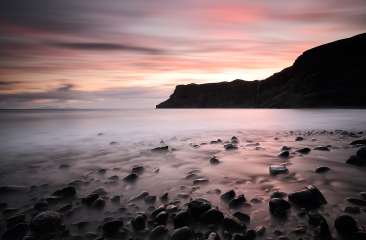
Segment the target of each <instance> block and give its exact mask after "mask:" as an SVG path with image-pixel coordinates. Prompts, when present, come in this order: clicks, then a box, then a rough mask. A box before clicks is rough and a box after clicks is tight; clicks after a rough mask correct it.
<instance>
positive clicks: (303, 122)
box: [0, 109, 366, 239]
mask: <svg viewBox="0 0 366 240" xmlns="http://www.w3.org/2000/svg"><path fill="white" fill-rule="evenodd" d="M0 126H1V128H0V136H1V144H0V153H1V154H0V186H4V185H17V186H22V187H25V188H26V189H28V190H26V191H19V192H18V191H15V192H12V193H10V194H5V195H2V196H1V200H0V201H1V202H5V203H7V204H8V207H10V208H17V209H18V210H17V211H19V212H22V211H25V212H26V211H29V209H30V208H31V206H32V205H33V204H35V203H36V202H37V201H40V200H42V199H45V198H47V197H48V196H50V195H51V194H52V193H53V192H54V191H55V190H57V189H60V188H62V187H65V186H67V185H69V184H72V185H73V186H76V188H77V196H78V198H80V197H83V196H86V195H87V194H89V193H91V192H93V191H94V190H96V189H98V188H103V189H104V190H105V191H106V192H107V194H106V196H104V197H105V199H106V206H105V208H103V209H102V210H100V209H99V210H90V209H86V208H84V207H83V206H82V205H81V204H80V201H79V200H73V205H74V206H73V209H72V214H66V217H65V219H64V221H65V223H66V225H67V226H69V228H70V231H71V232H72V234H84V233H86V232H90V231H91V232H96V233H98V229H97V228H96V226H98V225H99V224H100V223H101V222H102V221H103V218H105V217H111V218H117V217H122V218H124V219H125V220H126V222H127V221H128V220H129V219H131V217H133V216H134V214H135V213H136V212H148V211H151V210H152V206H154V207H157V206H159V205H160V204H161V203H162V202H160V201H159V198H158V200H157V201H156V203H154V204H147V203H145V202H144V201H136V202H133V203H131V201H130V200H131V198H132V197H133V196H136V195H138V194H139V193H141V192H143V191H148V192H149V194H150V195H154V196H158V197H159V196H161V195H162V194H163V193H165V192H167V193H169V199H170V201H172V202H174V203H175V204H176V205H177V206H178V207H183V205H184V204H185V203H186V202H188V201H189V200H190V199H191V198H199V197H203V198H206V199H208V200H210V201H211V202H212V203H213V204H214V205H215V206H218V207H219V209H220V210H222V211H223V212H224V213H225V214H226V215H231V214H232V213H233V212H234V211H233V210H231V209H229V208H228V206H227V204H226V203H224V202H222V201H221V200H220V192H221V193H223V192H225V191H227V190H230V189H234V190H235V191H236V192H237V193H243V194H245V196H246V198H247V200H248V203H249V204H248V205H246V206H243V207H242V208H241V209H239V210H240V211H242V212H245V213H247V214H249V215H250V216H251V222H250V225H249V227H252V228H255V227H256V226H259V225H264V226H266V227H267V229H268V230H267V233H266V234H267V235H265V236H263V239H264V238H265V237H266V236H272V233H273V231H274V230H276V229H281V230H282V231H285V233H286V235H288V236H289V237H291V238H292V237H295V235H294V234H293V232H292V230H293V228H295V227H296V226H298V225H306V222H307V220H306V219H303V218H300V217H298V211H300V210H299V209H296V208H294V209H292V210H291V214H290V216H289V218H288V221H282V220H281V221H279V220H278V219H275V218H273V217H272V216H271V215H270V214H269V212H268V206H267V205H268V201H269V197H270V194H271V193H272V192H274V191H277V190H280V191H284V192H287V193H289V192H292V191H296V190H300V189H302V188H303V187H305V186H307V185H309V184H314V185H316V186H317V187H318V188H319V189H320V190H321V192H322V193H323V194H324V196H325V197H326V199H327V200H328V204H327V205H325V206H324V207H322V208H321V209H320V210H319V211H320V212H321V213H322V214H323V215H324V216H325V217H326V218H327V219H328V220H329V222H330V225H332V223H333V220H334V218H335V217H336V216H337V215H339V214H341V213H342V212H343V211H344V208H345V207H346V206H349V205H350V204H349V203H348V202H347V201H346V200H345V199H346V198H347V197H357V196H358V194H359V192H362V191H366V182H365V181H363V176H365V174H366V169H364V168H362V167H356V166H351V165H348V164H346V163H345V161H346V160H347V159H348V158H349V157H350V156H351V155H353V154H355V152H356V151H357V149H358V146H351V145H350V144H349V143H350V142H352V141H353V140H355V139H361V138H364V137H365V135H366V132H365V131H366V110H352V109H301V110H300V109H299V110H295V109H293V110H286V109H282V110H279V109H278V110H276V109H204V110H203V109H189V110H188V109H187V110H175V109H169V110H153V109H149V110H69V111H66V110H19V111H15V110H12V111H2V112H1V114H0ZM232 136H236V137H237V138H238V139H239V144H238V149H237V150H231V151H227V150H225V148H224V146H223V144H224V143H225V142H228V141H230V139H231V137H232ZM298 136H302V137H303V138H304V140H303V141H295V138H296V137H298ZM217 139H221V140H222V141H223V143H212V142H211V141H213V140H217ZM165 145H167V146H169V151H167V152H152V151H151V149H153V148H155V147H159V146H165ZM282 146H289V147H291V151H290V152H291V156H290V157H289V158H288V159H282V158H279V157H278V154H279V152H280V150H281V148H282ZM317 146H328V147H329V150H330V151H318V150H314V148H315V147H317ZM303 147H309V148H310V149H312V150H311V152H310V153H309V154H299V153H298V152H296V150H297V149H300V148H303ZM212 156H216V157H217V158H218V159H219V160H220V164H217V165H212V164H210V162H209V160H210V158H211V157H212ZM270 164H283V165H286V166H287V168H288V169H289V173H288V174H281V175H278V176H271V175H270V174H269V171H268V166H269V165H270ZM137 165H138V166H143V167H144V171H143V172H142V173H141V174H140V175H139V178H138V180H137V181H136V182H135V183H133V184H131V183H126V182H125V181H123V180H122V179H123V178H124V177H125V176H126V175H128V174H129V173H130V172H131V169H132V168H133V167H134V166H137ZM62 166H63V167H62ZM65 166H66V167H65ZM320 166H327V167H329V168H330V169H331V170H330V171H329V172H327V173H324V174H318V173H315V172H314V170H315V169H316V168H317V167H320ZM101 169H103V170H105V171H100V170H101ZM190 173H195V175H196V177H199V178H204V179H207V180H208V182H205V183H202V184H194V183H193V180H194V179H192V178H189V177H187V176H188V175H190ZM115 176H117V177H115ZM115 195H119V196H120V197H121V201H120V203H119V204H115V203H112V202H110V201H109V200H110V199H111V198H112V197H113V196H115ZM253 199H255V200H253ZM251 200H253V201H251ZM66 203H67V202H66ZM64 204H65V202H64V201H60V202H57V203H54V204H52V205H50V208H51V209H53V210H56V209H59V208H60V207H61V206H62V205H64ZM121 209H123V212H121V211H122V210H121ZM235 211H237V209H236V210H235ZM3 217H4V216H3ZM356 218H357V219H358V220H359V221H360V222H361V223H362V224H366V218H365V217H364V214H362V215H356ZM82 221H88V223H89V224H88V225H87V227H86V228H83V229H79V228H77V227H76V225H77V223H79V222H82ZM0 223H1V221H0ZM332 231H333V232H334V230H333V227H332ZM312 234H313V233H312V231H311V230H309V231H307V232H306V233H305V235H304V237H309V238H310V237H311V236H312ZM334 234H335V232H334ZM142 237H144V236H142ZM304 239H306V238H304Z"/></svg>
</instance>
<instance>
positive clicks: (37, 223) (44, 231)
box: [30, 211, 62, 237]
mask: <svg viewBox="0 0 366 240" xmlns="http://www.w3.org/2000/svg"><path fill="white" fill-rule="evenodd" d="M61 224H62V219H61V215H60V214H59V213H57V212H53V211H45V212H42V213H40V214H38V215H36V216H35V217H34V218H33V219H32V221H31V224H30V228H31V231H32V233H33V235H34V236H36V237H42V236H47V235H50V234H54V233H57V232H58V231H60V230H61Z"/></svg>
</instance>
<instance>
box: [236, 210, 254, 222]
mask: <svg viewBox="0 0 366 240" xmlns="http://www.w3.org/2000/svg"><path fill="white" fill-rule="evenodd" d="M233 216H234V217H236V218H237V219H239V221H240V222H244V223H249V222H250V216H249V215H248V214H246V213H242V212H235V213H234V214H233Z"/></svg>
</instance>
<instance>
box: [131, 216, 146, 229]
mask: <svg viewBox="0 0 366 240" xmlns="http://www.w3.org/2000/svg"><path fill="white" fill-rule="evenodd" d="M131 225H132V227H133V229H134V230H135V231H141V230H144V229H145V227H146V216H145V215H142V214H139V215H137V216H136V217H135V218H133V219H132V220H131Z"/></svg>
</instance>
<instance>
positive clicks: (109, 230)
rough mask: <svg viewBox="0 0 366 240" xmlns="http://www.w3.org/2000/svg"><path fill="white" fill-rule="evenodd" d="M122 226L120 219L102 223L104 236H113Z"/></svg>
mask: <svg viewBox="0 0 366 240" xmlns="http://www.w3.org/2000/svg"><path fill="white" fill-rule="evenodd" d="M122 227H123V221H122V220H112V221H108V222H106V223H104V224H103V226H102V230H103V235H104V236H114V235H116V234H117V233H118V232H119V230H120V229H121V228H122Z"/></svg>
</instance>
